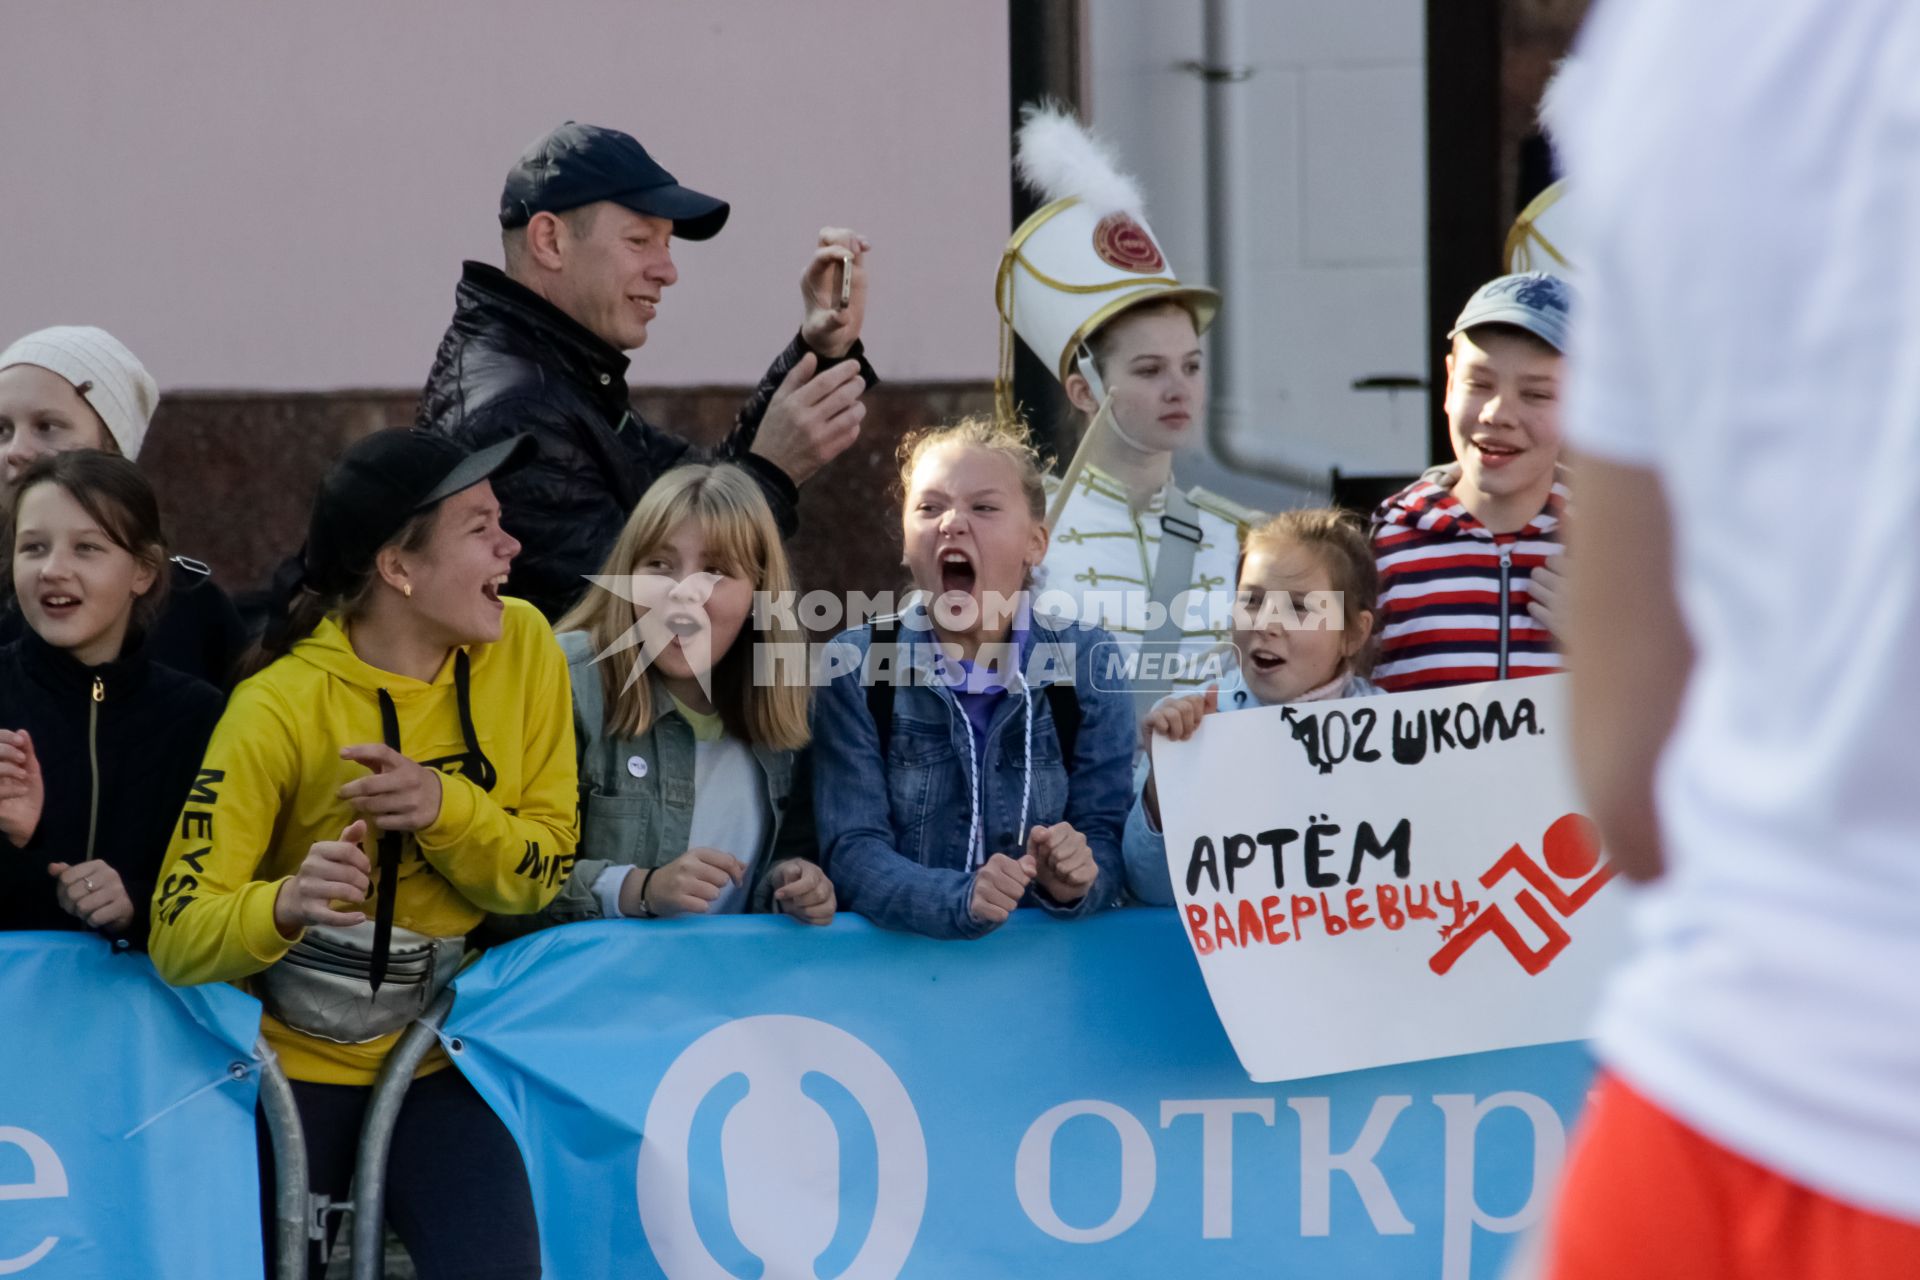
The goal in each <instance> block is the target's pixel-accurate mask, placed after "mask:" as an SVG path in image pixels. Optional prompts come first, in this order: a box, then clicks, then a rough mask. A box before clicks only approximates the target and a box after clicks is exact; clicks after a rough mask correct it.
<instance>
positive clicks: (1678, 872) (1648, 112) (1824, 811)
mask: <svg viewBox="0 0 1920 1280" xmlns="http://www.w3.org/2000/svg"><path fill="white" fill-rule="evenodd" d="M1730 12H1732V10H1731V9H1730V8H1729V7H1728V6H1725V5H1717V4H1710V5H1696V4H1675V3H1673V2H1672V0H1629V2H1628V3H1613V4H1607V5H1601V6H1599V7H1598V8H1597V10H1596V13H1595V17H1594V18H1593V19H1592V20H1591V21H1590V23H1589V25H1588V28H1587V30H1586V32H1585V33H1584V34H1583V36H1582V41H1581V49H1580V54H1579V62H1578V65H1577V68H1576V69H1577V70H1578V72H1579V73H1580V75H1581V80H1580V81H1579V82H1576V83H1575V84H1572V85H1569V86H1568V89H1569V91H1570V92H1569V95H1568V96H1567V97H1566V98H1564V99H1562V102H1563V104H1564V107H1565V108H1566V109H1565V110H1564V111H1560V112H1556V115H1555V118H1554V120H1553V121H1552V123H1553V125H1554V133H1555V139H1556V143H1558V144H1561V145H1563V146H1564V157H1563V158H1564V159H1565V160H1566V162H1567V168H1568V172H1569V174H1570V175H1571V177H1572V181H1574V182H1575V183H1577V184H1579V190H1580V191H1581V193H1582V195H1581V199H1582V200H1583V201H1587V202H1589V203H1588V206H1587V210H1586V212H1587V214H1588V215H1589V222H1590V227H1589V234H1588V235H1587V236H1586V237H1585V238H1584V243H1585V245H1586V249H1585V250H1584V253H1585V257H1584V259H1583V262H1582V265H1583V268H1586V269H1588V271H1589V274H1584V275H1583V277H1582V290H1581V307H1580V311H1579V313H1578V314H1577V315H1576V316H1575V318H1574V332H1573V343H1572V348H1571V350H1569V352H1568V355H1567V366H1568V372H1569V374H1570V387H1569V392H1568V396H1569V399H1568V405H1567V425H1568V434H1569V438H1570V439H1571V440H1572V441H1573V442H1574V443H1575V444H1576V445H1577V446H1578V447H1580V448H1581V449H1582V450H1584V451H1585V452H1586V454H1587V455H1589V456H1592V457H1596V458H1604V459H1607V460H1609V461H1611V462H1613V463H1616V464H1620V465H1625V466H1630V467H1635V468H1643V469H1645V470H1648V471H1650V472H1652V473H1653V474H1654V475H1655V476H1657V478H1658V480H1659V482H1660V485H1661V487H1662V489H1663V490H1664V492H1665V495H1666V499H1667V505H1668V508H1669V510H1670V511H1671V513H1672V529H1673V534H1672V541H1673V548H1674V568H1673V574H1674V586H1675V589H1676V593H1677V595H1678V598H1679V601H1680V607H1681V610H1682V612H1683V615H1684V617H1685V620H1686V624H1687V630H1688V632H1689V634H1690V636H1691V638H1692V641H1693V648H1694V661H1693V669H1692V672H1691V675H1690V679H1689V682H1688V686H1687V690H1686V695H1685V698H1684V700H1683V701H1682V704H1681V707H1680V714H1679V718H1678V721H1677V722H1676V724H1675V726H1674V729H1673V733H1672V737H1671V738H1670V740H1669V741H1668V743H1667V746H1666V750H1665V751H1664V753H1663V754H1662V756H1661V758H1660V761H1659V771H1658V774H1657V779H1656V795H1657V803H1658V808H1659V815H1660V830H1661V839H1662V844H1663V846H1664V850H1665V854H1666V861H1667V870H1666V873H1665V875H1664V876H1663V877H1662V878H1661V879H1660V880H1658V881H1656V882H1655V883H1654V884H1653V885H1651V886H1649V887H1648V888H1647V889H1645V890H1643V891H1641V893H1640V902H1639V905H1638V908H1637V911H1638V916H1637V924H1638V935H1639V943H1640V950H1639V952H1638V954H1637V955H1636V956H1635V957H1634V958H1633V959H1632V960H1631V961H1630V962H1629V963H1628V964H1627V966H1626V967H1625V968H1624V969H1623V970H1622V971H1621V973H1620V974H1619V976H1618V978H1617V979H1616V981H1615V983H1614V985H1613V988H1612V990H1611V993H1610V995H1609V997H1608V999H1607V1001H1606V1004H1605V1006H1604V1008H1603V1011H1602V1013H1601V1017H1600V1021H1599V1025H1598V1028H1597V1033H1596V1040H1597V1049H1598V1052H1599V1055H1600V1057H1601V1058H1602V1059H1603V1060H1604V1061H1605V1062H1606V1063H1607V1065H1608V1066H1609V1067H1610V1068H1611V1069H1612V1070H1614V1071H1615V1072H1617V1073H1618V1074H1619V1075H1620V1076H1621V1077H1622V1079H1624V1080H1625V1081H1626V1082H1627V1083H1628V1084H1629V1085H1631V1086H1632V1087H1633V1088H1634V1089H1636V1090H1638V1091H1639V1092H1640V1093H1642V1094H1643V1095H1645V1096H1646V1097H1648V1098H1649V1099H1651V1100H1653V1101H1654V1102H1655V1103H1657V1104H1659V1105H1660V1106H1661V1107H1663V1108H1665V1109H1667V1110H1668V1111H1670V1112H1671V1113H1672V1114H1673V1115H1675V1116H1676V1117H1677V1118H1679V1119H1680V1120H1682V1121H1683V1122H1685V1123H1686V1124H1688V1125H1689V1126H1691V1127H1693V1128H1695V1129H1697V1130H1699V1131H1700V1132H1701V1133H1703V1134H1705V1135H1706V1136H1707V1137H1709V1138H1711V1139H1713V1140H1714V1141H1716V1142H1719V1143H1721V1144H1722V1145H1724V1146H1726V1147H1728V1148H1730V1149H1731V1150H1733V1151H1736V1152H1739V1153H1740V1154H1742V1155H1745V1156H1746V1157H1747V1158H1749V1159H1752V1160H1755V1161H1758V1162H1760V1163H1761V1164H1764V1165H1766V1166H1768V1167H1770V1168H1772V1169H1774V1170H1775V1171H1777V1172H1779V1173H1780V1174H1782V1175H1784V1176H1786V1177H1788V1178H1791V1179H1793V1180H1795V1181H1798V1182H1801V1183H1803V1184H1804V1185H1806V1186H1809V1187H1812V1188H1813V1189H1815V1190H1817V1191H1820V1192H1822V1193H1824V1194H1826V1195H1828V1196H1830V1197H1833V1198H1836V1199H1839V1200H1843V1201H1846V1202H1848V1203H1851V1204H1854V1205H1857V1206H1860V1207H1862V1208H1866V1209H1871V1210H1876V1211H1878V1212H1882V1213H1886V1214H1891V1215H1894V1216H1896V1217H1899V1218H1901V1219H1905V1220H1909V1221H1920V786H1916V785H1915V780H1916V774H1915V769H1916V766H1915V756H1914V750H1913V743H1914V738H1915V729H1914V722H1915V714H1916V710H1917V709H1920V549H1917V548H1920V543H1917V542H1916V540H1915V537H1914V529H1915V527H1916V523H1917V522H1920V234H1916V228H1920V130H1917V129H1916V127H1915V126H1916V124H1920V6H1916V5H1915V4H1914V3H1913V0H1779V2H1778V3H1774V4H1767V5H1758V6H1742V7H1741V8H1740V9H1739V14H1740V23H1741V29H1740V32H1739V36H1738V38H1736V39H1729V38H1728V34H1729V32H1728V27H1727V17H1728V14H1729V13H1730ZM1709 136H1710V141H1704V140H1703V139H1706V138H1708V137H1709ZM1915 1267H1916V1274H1920V1262H1916V1264H1915Z"/></svg>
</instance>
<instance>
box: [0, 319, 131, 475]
mask: <svg viewBox="0 0 1920 1280" xmlns="http://www.w3.org/2000/svg"><path fill="white" fill-rule="evenodd" d="M16 364H31V365H38V366H39V367H40V368H42V369H45V370H47V371H48V372H49V373H56V374H59V375H60V376H61V377H62V378H65V379H66V380H67V381H68V382H70V383H72V384H73V389H74V390H75V391H78V392H79V393H80V394H81V396H82V397H84V398H85V399H86V402H87V403H88V404H90V405H92V406H93V411H94V412H95V413H97V414H99V415H100V421H102V422H104V423H106V424H107V433H108V434H109V435H111V436H112V437H113V442H114V444H116V445H118V446H119V448H120V452H121V453H123V454H125V455H126V456H127V457H128V458H129V459H132V458H137V457H139V456H140V442H141V441H142V440H145V439H146V437H147V423H148V422H150V421H152V419H153V410H154V407H155V406H156V405H158V404H159V403H160V387H159V385H158V384H157V383H155V382H154V380H153V375H152V374H150V373H148V372H147V367H146V366H145V365H143V364H141V363H140V361H139V360H138V359H136V358H135V356H134V354H133V352H131V351H129V350H127V349H126V347H125V346H123V345H122V344H121V342H120V340H119V339H118V338H116V337H114V336H113V335H112V334H110V333H108V332H107V331H106V330H105V329H96V328H94V327H93V326H92V325H86V324H63V325H56V326H54V327H53V328H51V329H41V330H40V331H39V332H37V333H30V334H28V335H27V336H26V337H24V338H22V339H20V341H18V342H16V343H14V344H13V345H12V346H10V347H8V348H7V349H6V350H5V351H0V369H7V368H11V367H12V366H13V365H16Z"/></svg>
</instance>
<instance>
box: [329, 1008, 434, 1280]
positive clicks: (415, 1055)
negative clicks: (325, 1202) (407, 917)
mask: <svg viewBox="0 0 1920 1280" xmlns="http://www.w3.org/2000/svg"><path fill="white" fill-rule="evenodd" d="M452 1008H453V992H452V991H447V992H444V993H442V995H441V996H440V998H439V999H438V1000H436V1001H434V1002H433V1007H432V1008H430V1009H428V1010H427V1011H426V1012H425V1013H423V1014H421V1015H420V1017H419V1018H417V1019H416V1020H415V1021H414V1023H413V1025H412V1026H410V1027H408V1028H407V1030H406V1033H405V1034H404V1035H402V1036H401V1037H400V1040H399V1043H397V1044H395V1045H394V1046H393V1051H392V1052H391V1053H389V1054H388V1055H387V1060H386V1061H385V1062H384V1063H382V1064H381V1066H380V1076H379V1078H378V1079H376V1080H375V1081H374V1082H373V1096H372V1097H371V1098H370V1099H368V1101H367V1116H366V1119H365V1120H363V1121H361V1123H360V1154H359V1156H358V1157H357V1159H356V1162H355V1164H354V1167H353V1280H384V1278H385V1275H386V1266H387V1260H386V1224H387V1150H388V1148H389V1147H391V1146H392V1145H393V1127H394V1125H395V1124H397V1123H398V1122H399V1119H400V1104H401V1103H403V1102H405V1101H406V1098H407V1088H408V1086H409V1085H411V1084H412V1083H413V1073H414V1071H415V1070H417V1069H418V1068H419V1066H420V1060H421V1059H422V1058H424V1057H426V1056H427V1051H428V1050H430V1049H432V1048H433V1046H434V1045H435V1044H436V1043H437V1042H438V1040H439V1036H438V1035H437V1034H436V1033H437V1032H438V1031H439V1029H440V1024H441V1023H443V1022H445V1021H446V1020H447V1011H448V1010H450V1009H452Z"/></svg>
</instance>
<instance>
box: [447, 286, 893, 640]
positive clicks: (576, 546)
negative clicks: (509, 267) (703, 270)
mask: <svg viewBox="0 0 1920 1280" xmlns="http://www.w3.org/2000/svg"><path fill="white" fill-rule="evenodd" d="M807 350H808V348H807V346H806V344H805V343H804V342H803V341H802V340H801V339H800V337H799V336H798V335H797V334H796V335H795V336H794V339H793V341H791V342H789V343H788V344H787V347H786V350H784V351H782V352H781V353H780V354H779V355H778V356H776V357H775V358H774V361H773V364H772V365H771V366H769V367H768V369H767V371H766V373H765V375H763V376H762V377H761V379H760V385H759V386H758V387H756V388H755V389H754V392H753V394H752V395H750V396H748V397H747V401H746V403H745V404H744V405H742V406H741V407H740V414H739V416H738V417H737V418H736V419H735V421H734V428H733V431H732V432H731V433H730V434H729V435H728V436H727V438H726V439H725V440H722V441H721V442H720V443H719V444H718V445H717V446H715V447H714V448H713V449H711V450H708V449H699V448H696V447H694V445H693V444H691V443H690V442H689V441H687V440H685V439H683V438H682V437H680V436H677V435H674V434H672V433H671V432H667V431H663V430H661V429H660V428H658V427H656V426H654V425H653V424H652V423H649V422H647V421H646V420H645V419H643V418H642V417H641V416H640V415H639V414H638V413H637V412H635V411H634V409H633V406H632V405H631V404H630V403H629V402H628V398H627V396H628V392H627V357H626V356H625V355H624V354H622V353H621V352H619V351H616V350H614V349H613V348H612V347H611V346H609V345H607V343H605V342H603V341H602V340H601V339H600V338H599V337H598V336H596V335H595V334H594V333H593V332H592V331H591V330H589V329H588V328H587V327H586V326H585V325H583V324H581V323H579V322H578V321H577V320H575V319H573V317H571V316H569V315H568V314H567V313H566V312H564V311H562V310H560V308H558V307H556V306H554V305H553V304H552V303H551V302H548V301H547V300H546V299H545V298H542V297H541V296H540V295H539V294H537V293H535V292H534V291H533V290H531V289H529V288H527V287H526V286H524V285H522V284H519V283H518V282H516V281H514V280H511V279H509V278H508V277H507V274H506V273H505V272H503V271H501V270H500V269H499V268H498V267H490V266H488V265H486V264H485V263H482V262H469V263H467V264H466V270H465V273H464V274H463V275H462V276H461V278H460V285H459V288H457V289H456V290H455V291H454V308H453V323H452V324H451V325H449V326H448V328H447V333H446V336H445V337H443V338H442V339H441V340H440V350H439V353H438V354H437V355H436V356H435V357H434V361H433V371H432V372H431V373H429V374H428V375H427V385H426V389H425V390H424V391H423V392H422V393H421V397H420V415H419V419H418V421H417V422H416V423H415V424H414V425H415V426H416V427H417V428H419V429H420V430H424V431H437V432H439V433H440V434H442V435H446V436H451V437H452V438H453V439H454V440H456V441H457V442H459V443H460V444H461V445H463V446H465V447H466V448H467V449H470V450H472V449H482V448H485V447H486V446H487V445H490V444H494V443H497V442H498V441H501V440H505V439H508V438H509V437H512V436H516V435H519V434H521V433H522V432H527V433H530V434H532V435H534V436H536V437H538V439H539V441H540V456H539V457H537V458H535V459H534V460H533V461H532V462H530V463H528V464H527V465H526V466H524V467H521V468H519V469H518V470H516V471H514V472H513V473H512V474H511V475H506V476H497V477H495V478H494V482H493V487H494V492H495V493H496V494H498V495H499V498H500V507H501V521H500V522H501V524H502V525H503V526H504V527H505V528H506V531H507V532H508V533H510V534H512V535H513V536H514V537H516V538H518V539H519V540H520V545H521V551H520V554H519V555H517V556H515V557H514V558H513V568H512V569H511V570H510V571H509V577H508V581H507V587H506V592H505V594H507V595H510V596H519V597H520V598H521V599H523V600H531V601H532V602H533V603H534V605H535V606H536V607H538V608H539V610H540V612H542V613H544V614H546V615H547V617H548V618H549V619H553V618H557V617H559V616H560V615H561V614H562V613H564V612H566V610H567V608H568V606H570V605H571V604H572V603H573V602H574V601H575V600H577V599H578V598H579V597H580V594H581V593H582V592H583V591H585V590H586V588H587V582H586V575H587V574H590V573H599V572H600V568H601V566H602V565H603V564H604V563H605V562H606V558H607V554H608V553H609V552H610V551H612V550H613V544H614V540H615V539H616V538H618V537H619V536H620V527H621V526H622V525H624V524H625V523H626V521H627V515H628V513H629V512H631V511H632V510H633V509H634V507H635V506H636V505H637V504H638V503H639V501H640V495H642V494H643V493H645V492H646V491H647V489H648V487H649V486H651V485H652V484H653V482H654V479H655V478H656V477H658V476H659V475H660V474H661V473H662V472H664V471H666V470H668V469H669V468H671V467H676V466H679V465H681V464H682V463H690V462H714V461H722V462H734V463H738V464H739V465H740V466H741V467H743V468H745V469H746V471H747V472H748V473H749V474H750V475H752V476H753V478H754V479H755V480H757V481H758V482H759V484H760V487H761V489H763V490H764V491H765V492H766V495H767V505H768V506H770V507H771V508H772V509H773V518H774V520H775V521H776V522H777V523H778V524H779V526H780V535H781V536H782V537H791V536H792V535H793V532H794V530H795V529H797V528H798V527H799V524H800V517H799V514H798V510H797V506H796V504H797V503H798V502H799V498H800V493H799V490H798V489H797V488H796V487H795V486H794V483H793V481H792V479H791V478H789V477H788V475H787V473H786V472H784V471H782V470H781V469H780V468H779V467H778V466H776V465H775V464H774V463H771V462H769V461H767V460H766V459H765V458H763V457H760V456H759V455H758V454H755V453H751V452H749V451H750V450H751V449H752V448H753V440H754V436H755V435H756V434H758V432H759V430H760V420H761V419H762V418H764V417H765V416H766V413H767V406H768V404H770V403H771V402H772V400H773V393H774V392H775V391H777V390H778V389H779V387H780V382H781V380H782V379H783V378H785V377H786V376H787V373H788V371H789V370H791V369H792V368H793V366H794V365H796V364H798V363H799V362H800V361H801V359H803V358H804V357H805V356H806V354H807ZM864 351H865V348H863V347H862V346H861V344H860V343H858V342H855V343H854V344H853V348H852V350H850V351H849V352H848V353H847V354H846V355H845V356H842V357H840V359H828V358H826V357H820V359H819V368H821V369H823V370H824V369H828V368H831V367H832V366H834V365H836V364H839V363H841V361H842V360H858V361H859V362H860V376H861V377H863V378H865V379H866V382H867V385H868V386H869V387H871V386H872V385H873V384H874V383H876V382H878V381H879V377H878V375H876V374H875V373H874V371H873V366H872V365H870V364H868V363H867V358H866V355H865V354H864Z"/></svg>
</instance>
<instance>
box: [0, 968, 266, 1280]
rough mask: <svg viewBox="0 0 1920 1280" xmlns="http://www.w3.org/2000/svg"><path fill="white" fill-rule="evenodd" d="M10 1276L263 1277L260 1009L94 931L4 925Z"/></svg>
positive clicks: (79, 1279)
mask: <svg viewBox="0 0 1920 1280" xmlns="http://www.w3.org/2000/svg"><path fill="white" fill-rule="evenodd" d="M0 1018H4V1019H5V1020H6V1022H7V1024H8V1026H7V1030H6V1032H5V1034H4V1035H0V1275H4V1276H11V1275H26V1276H29V1277H31V1280H93V1278H95V1277H99V1278H101V1280H105V1278H106V1277H116V1278H117V1277H125V1276H140V1277H142V1278H143V1280H175V1278H176V1277H177V1278H178V1280H207V1277H210V1276H218V1277H222V1280H225V1278H226V1277H230V1276H231V1277H248V1276H255V1277H257V1276H259V1275H260V1274H261V1249H260V1175H259V1167H258V1163H257V1157H256V1155H255V1151H256V1147H255V1140H254V1119H253V1110H254V1100H255V1097H256V1096H257V1093H258V1081H257V1077H256V1076H255V1075H254V1074H253V1069H254V1066H255V1064H254V1060H253V1044H254V1041H255V1038H256V1036H257V1034H258V1032H259V1026H260V1006H259V1004H258V1003H257V1002H255V1001H254V1000H253V999H252V998H251V997H250V996H248V995H246V994H244V993H243V992H240V991H238V990H236V989H234V988H232V987H228V986H212V987H196V988H192V989H189V990H175V989H174V988H172V987H169V986H167V985H166V984H165V983H163V982H161V981H160V979H159V977H158V976H157V975H156V974H155V973H154V971H153V966H152V965H151V964H150V963H148V961H147V959H146V958H145V957H144V956H134V955H125V954H121V955H116V954H114V953H113V951H112V949H111V948H110V947H108V945H107V944H106V943H105V942H103V941H101V940H100V939H99V938H96V937H93V936H92V935H89V934H79V933H0Z"/></svg>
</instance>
